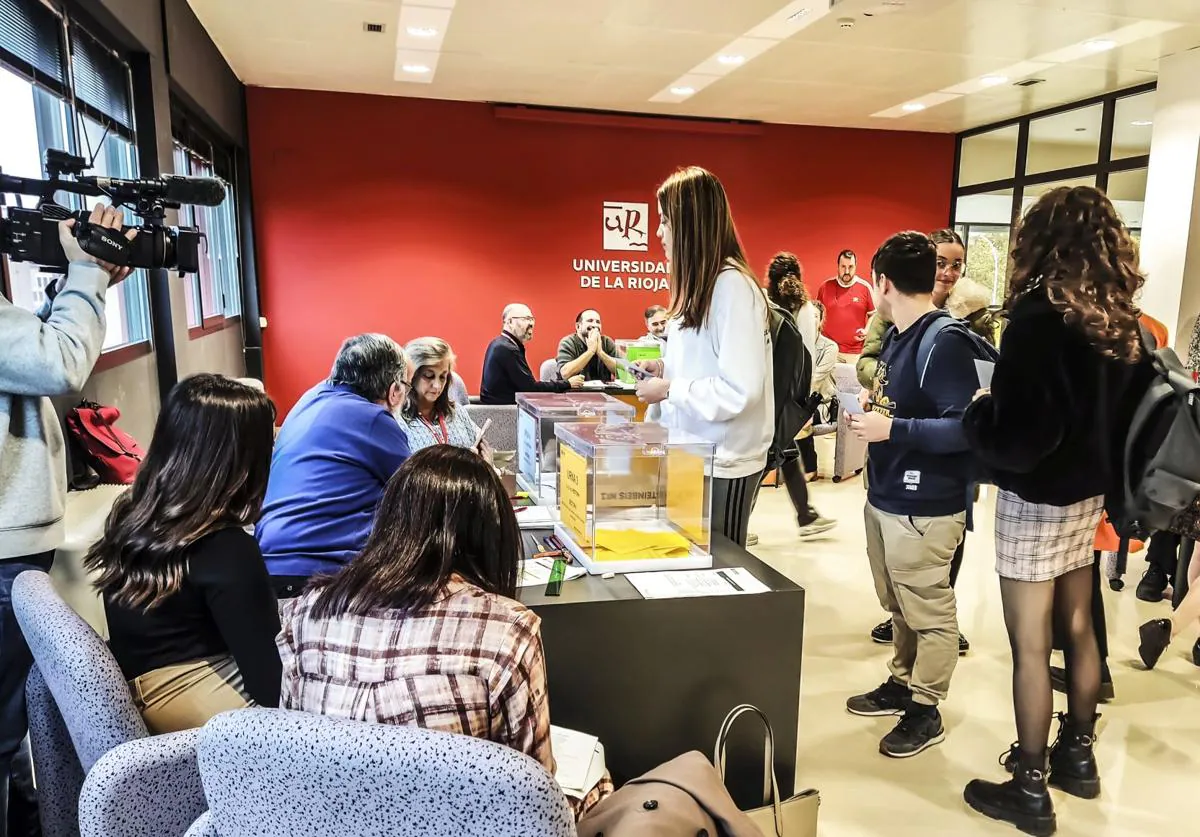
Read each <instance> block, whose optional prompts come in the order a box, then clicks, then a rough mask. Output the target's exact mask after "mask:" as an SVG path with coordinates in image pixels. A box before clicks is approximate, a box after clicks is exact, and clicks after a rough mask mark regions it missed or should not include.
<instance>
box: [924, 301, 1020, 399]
mask: <svg viewBox="0 0 1200 837" xmlns="http://www.w3.org/2000/svg"><path fill="white" fill-rule="evenodd" d="M948 329H949V330H953V331H957V332H958V333H959V334H963V335H965V336H966V337H967V338H968V339H969V340H970V341H971V343H972V345H973V346H974V348H975V357H976V358H978V359H979V360H986V361H988V362H989V363H995V362H996V361H997V360H999V359H1000V352H999V350H998V349H996V347H995V346H993V345H992V344H991V343H989V342H988V341H986V340H984V339H983V338H982V337H980V336H979V335H978V334H976V333H975V332H973V331H971V329H969V328H968V327H967V324H966V323H964V322H963V321H962V320H960V319H957V318H955V317H938V318H937V319H936V320H934V321H933V322H932V323H930V324H929V325H928V326H926V327H925V331H924V333H922V334H921V342H920V343H918V344H917V368H918V369H919V370H921V371H920V378H919V382H920V385H921V386H922V387H923V386H925V372H926V371H927V370H928V369H929V356H930V355H931V354H933V346H934V344H935V343H936V342H937V337H938V335H939V334H941V333H942V332H943V331H946V330H948Z"/></svg>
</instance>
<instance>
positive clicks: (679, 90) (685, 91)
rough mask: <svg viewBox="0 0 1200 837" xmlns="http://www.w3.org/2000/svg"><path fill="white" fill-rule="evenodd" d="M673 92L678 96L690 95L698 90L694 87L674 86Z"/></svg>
mask: <svg viewBox="0 0 1200 837" xmlns="http://www.w3.org/2000/svg"><path fill="white" fill-rule="evenodd" d="M671 92H672V93H674V94H675V95H676V96H690V95H692V94H693V93H695V92H696V88H694V87H672V88H671Z"/></svg>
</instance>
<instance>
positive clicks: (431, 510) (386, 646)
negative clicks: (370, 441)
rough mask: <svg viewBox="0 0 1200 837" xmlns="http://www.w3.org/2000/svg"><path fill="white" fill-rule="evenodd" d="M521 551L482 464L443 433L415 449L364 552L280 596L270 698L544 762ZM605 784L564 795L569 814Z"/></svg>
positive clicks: (537, 632) (508, 510)
mask: <svg viewBox="0 0 1200 837" xmlns="http://www.w3.org/2000/svg"><path fill="white" fill-rule="evenodd" d="M521 558H522V547H521V537H520V531H519V530H518V528H517V520H516V515H515V514H514V513H513V510H512V505H511V504H510V503H509V499H508V495H507V492H506V491H505V490H504V488H503V487H502V486H501V484H500V479H499V477H498V476H497V475H496V472H495V471H494V470H493V468H492V467H491V466H490V465H488V464H487V463H486V462H484V461H483V459H482V458H480V457H479V456H477V455H476V454H475V453H474V452H472V451H469V450H466V449H463V448H458V447H454V446H452V445H435V446H433V447H428V448H425V449H424V450H422V451H419V452H418V453H416V454H414V455H413V456H412V458H411V459H409V460H408V461H407V462H405V463H404V464H403V465H402V466H400V469H399V470H398V471H397V472H396V474H395V475H394V476H393V477H392V479H391V480H390V481H389V482H388V485H387V488H386V489H385V490H384V493H383V500H382V501H381V503H380V505H379V512H378V514H377V515H376V518H375V528H374V530H373V531H372V532H371V536H370V539H369V540H368V541H367V546H366V548H365V549H364V550H363V552H362V554H361V555H359V556H358V557H357V558H355V559H354V560H353V561H351V562H350V564H349V565H348V566H347V567H346V568H345V569H343V570H342V571H341V572H339V573H338V574H337V575H333V576H324V577H317V578H314V579H313V581H312V582H310V584H309V587H308V589H307V590H305V592H304V593H303V595H301V596H300V597H299V598H297V599H293V600H291V601H289V602H287V603H285V605H284V610H283V632H282V633H281V634H280V636H279V651H280V656H281V657H282V659H283V689H282V700H281V705H282V706H283V707H284V708H285V709H300V710H304V711H307V712H316V713H319V714H322V715H334V716H337V717H340V718H352V719H356V720H361V721H374V722H377V723H384V724H412V725H417V726H422V727H426V728H429V729H436V730H443V731H447V732H455V733H461V734H463V735H471V736H474V737H476V738H485V739H488V740H491V741H495V742H498V743H500V744H505V745H507V746H509V747H512V748H513V749H515V750H520V751H521V752H522V753H525V754H526V755H529V756H531V757H533V758H535V759H537V760H538V761H539V762H541V764H542V765H543V766H544V767H545V768H546V769H547V770H549V771H550V772H552V773H553V772H554V755H553V754H552V753H551V750H550V706H549V701H548V698H547V694H546V659H545V656H544V655H543V652H542V638H541V620H540V619H539V618H538V617H537V615H536V614H534V613H533V611H531V610H529V609H528V608H527V607H525V606H524V605H522V604H521V603H520V602H517V601H516V600H515V597H516V592H517V572H518V566H519V564H518V562H519V561H520V560H521ZM611 790H612V784H611V782H610V781H608V780H605V781H602V782H601V783H600V785H599V786H598V787H597V788H596V789H595V790H593V792H592V794H591V795H590V796H589V797H588V798H587V799H585V800H583V801H582V803H575V801H574V800H572V802H573V804H574V807H575V809H576V812H577V814H581V813H583V811H585V810H586V809H587V808H588V807H590V805H591V804H593V803H594V802H597V801H599V799H600V798H601V797H602V796H604V795H607V793H609V792H611Z"/></svg>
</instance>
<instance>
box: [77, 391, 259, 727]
mask: <svg viewBox="0 0 1200 837" xmlns="http://www.w3.org/2000/svg"><path fill="white" fill-rule="evenodd" d="M274 426H275V408H274V407H273V406H272V404H271V402H270V400H269V399H268V398H267V396H266V395H265V394H264V393H262V392H260V391H259V390H256V389H254V388H252V387H249V386H246V385H245V384H240V383H238V382H236V381H233V380H230V379H229V378H224V377H222V376H220V375H208V374H204V375H195V376H193V377H191V378H187V379H185V380H183V381H180V382H179V383H178V384H177V385H176V386H175V388H174V389H173V390H171V394H170V395H168V396H167V401H166V404H164V405H163V410H162V413H161V414H160V415H159V417H158V424H157V425H156V426H155V428H154V438H153V440H152V441H151V442H150V449H149V450H148V451H147V453H146V459H145V461H143V462H142V466H141V468H140V469H139V470H138V474H137V479H136V480H134V483H133V487H132V488H130V490H129V491H127V492H126V493H125V494H123V495H121V497H120V498H118V499H117V501H116V503H115V504H114V505H113V510H112V513H111V514H110V515H109V517H108V523H107V525H106V527H105V532H104V536H103V537H102V538H101V539H100V540H99V542H97V543H96V545H95V546H93V547H92V548H91V549H90V550H89V551H88V553H87V556H86V557H85V558H84V562H83V563H84V566H85V567H86V568H87V569H88V570H90V571H92V572H94V573H97V574H98V575H97V578H96V582H95V585H96V588H97V589H98V590H99V591H100V593H101V595H102V596H103V598H104V611H105V613H106V615H107V617H108V630H109V637H110V639H109V645H110V647H111V648H112V652H113V656H115V657H116V658H117V662H118V663H119V664H120V666H121V670H122V672H124V674H125V677H126V678H127V679H128V680H129V687H130V690H131V691H132V693H133V698H134V702H135V703H136V704H137V707H138V709H139V710H140V711H141V713H142V717H143V718H144V719H145V721H146V726H147V727H149V729H150V731H151V732H154V733H163V732H174V731H177V730H181V729H190V728H193V727H199V726H202V725H203V724H204V723H205V722H206V721H207V720H208V719H209V718H211V717H212V716H213V715H216V714H218V713H220V712H224V711H226V710H228V709H238V708H242V707H245V706H248V705H251V704H258V705H260V706H277V705H278V703H279V671H280V663H279V653H278V651H276V648H275V635H276V634H277V633H279V612H278V607H277V605H276V603H275V594H274V593H272V591H271V585H270V581H269V579H268V576H267V567H266V564H265V563H264V562H263V557H262V553H261V552H260V551H259V548H258V542H257V541H255V540H254V537H253V536H252V535H249V534H247V533H246V531H245V529H244V527H245V526H248V525H249V524H251V523H253V522H254V521H255V520H256V519H257V518H258V515H259V511H260V510H261V509H262V502H263V496H264V495H265V494H266V490H267V474H268V473H269V471H270V467H271V445H272V442H273V438H274Z"/></svg>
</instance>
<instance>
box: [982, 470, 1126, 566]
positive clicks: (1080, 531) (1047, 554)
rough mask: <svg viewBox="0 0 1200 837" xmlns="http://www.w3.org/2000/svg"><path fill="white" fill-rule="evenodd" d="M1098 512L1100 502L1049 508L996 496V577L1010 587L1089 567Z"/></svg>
mask: <svg viewBox="0 0 1200 837" xmlns="http://www.w3.org/2000/svg"><path fill="white" fill-rule="evenodd" d="M1103 511H1104V498H1103V497H1091V498H1089V499H1087V500H1080V501H1079V502H1078V503H1072V504H1071V505H1069V506H1051V505H1049V504H1046V503H1029V502H1026V501H1025V500H1022V499H1021V498H1020V497H1018V496H1017V495H1016V494H1013V493H1012V492H1011V491H1001V492H1000V494H999V496H998V497H997V498H996V573H997V574H998V575H999V576H1000V577H1001V578H1008V579H1012V580H1014V581H1049V580H1051V579H1054V578H1058V577H1059V576H1062V575H1066V574H1067V573H1069V572H1071V571H1072V570H1077V569H1079V568H1080V567H1087V566H1090V565H1091V563H1092V544H1093V541H1094V539H1095V537H1096V527H1097V526H1099V525H1100V515H1101V513H1102V512H1103Z"/></svg>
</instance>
